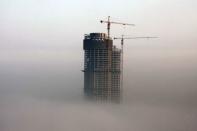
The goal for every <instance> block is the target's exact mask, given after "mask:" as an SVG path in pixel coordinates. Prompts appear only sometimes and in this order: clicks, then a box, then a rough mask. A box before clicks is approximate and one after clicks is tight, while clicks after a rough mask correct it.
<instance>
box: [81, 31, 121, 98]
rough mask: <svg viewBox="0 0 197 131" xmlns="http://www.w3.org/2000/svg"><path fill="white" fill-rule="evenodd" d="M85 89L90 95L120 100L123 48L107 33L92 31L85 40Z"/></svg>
mask: <svg viewBox="0 0 197 131" xmlns="http://www.w3.org/2000/svg"><path fill="white" fill-rule="evenodd" d="M83 49H84V91H85V94H86V95H87V96H88V97H92V98H94V99H100V100H117V101H118V100H119V99H120V92H121V85H120V83H121V79H120V76H121V50H120V49H118V48H116V47H115V46H113V40H112V39H109V38H108V37H107V36H106V34H105V33H90V34H89V35H85V37H84V40H83Z"/></svg>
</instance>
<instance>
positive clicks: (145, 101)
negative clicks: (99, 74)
mask: <svg viewBox="0 0 197 131" xmlns="http://www.w3.org/2000/svg"><path fill="white" fill-rule="evenodd" d="M103 3H105V4H103ZM95 4H96V5H97V6H94V5H95ZM111 5H113V7H111ZM120 5H122V6H120ZM109 6H110V7H111V8H108V7H109ZM196 6H197V3H196V2H195V1H194V0H189V1H183V0H179V1H178V0H173V1H169V0H166V1H162V0H151V1H146V0H138V1H136V0H134V1H129V0H124V1H119V0H117V1H112V0H109V1H107V2H106V1H104V0H100V1H96V2H95V3H92V1H90V0H86V1H83V2H82V1H79V0H74V1H62V0H58V1H46V0H40V1H36V0H35V1H33V0H18V1H13V0H3V1H0V11H1V13H0V20H1V21H0V131H35V130H36V131H100V130H102V131H111V130H112V131H120V130H122V131H128V130H130V131H196V129H197V124H196V121H197V102H196V100H197V60H196V58H197V46H196V41H197V37H196V33H197V32H196V31H197V24H196V23H197V16H196V11H197V8H196ZM101 7H102V8H101ZM108 15H111V16H112V19H113V20H115V21H123V22H128V23H134V24H136V27H126V28H122V27H119V26H115V25H113V26H112V36H120V35H122V34H123V33H124V34H125V35H131V36H158V37H159V38H158V39H148V40H146V39H142V40H125V45H124V83H123V85H124V86H123V92H122V99H121V102H120V103H113V102H102V101H92V100H90V99H87V98H86V96H85V94H84V90H83V89H84V87H83V86H84V83H83V72H82V71H81V70H83V60H84V54H83V53H84V52H83V46H82V44H83V37H84V34H86V33H90V32H106V27H105V26H106V25H102V24H100V23H99V20H100V19H106V18H107V16H108ZM116 16H117V17H116ZM114 44H115V45H117V46H118V47H120V41H114Z"/></svg>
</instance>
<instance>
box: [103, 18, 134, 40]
mask: <svg viewBox="0 0 197 131" xmlns="http://www.w3.org/2000/svg"><path fill="white" fill-rule="evenodd" d="M100 22H101V23H107V36H108V39H110V28H111V24H119V25H128V26H135V24H128V23H121V22H114V21H111V20H110V16H108V20H107V21H105V20H101V21H100Z"/></svg>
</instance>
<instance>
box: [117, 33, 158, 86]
mask: <svg viewBox="0 0 197 131" xmlns="http://www.w3.org/2000/svg"><path fill="white" fill-rule="evenodd" d="M150 38H158V37H149V36H147V37H124V35H122V36H121V37H114V40H117V39H120V40H121V72H122V75H121V87H123V45H124V40H125V39H150Z"/></svg>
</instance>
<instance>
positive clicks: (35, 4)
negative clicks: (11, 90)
mask: <svg viewBox="0 0 197 131" xmlns="http://www.w3.org/2000/svg"><path fill="white" fill-rule="evenodd" d="M196 7H197V2H196V1H195V0H132V1H131V0H115V1H114V0H107V1H106V0H99V1H91V0H83V1H82V0H72V1H70V0H55V1H53V0H17V1H15V0H1V1H0V12H1V13H0V34H1V35H0V36H1V38H0V49H1V50H4V49H6V50H7V49H37V48H45V49H46V48H52V49H55V48H60V49H67V48H68V47H69V48H70V49H73V48H75V47H77V48H79V47H80V48H81V43H82V39H83V34H85V33H89V32H106V25H102V24H100V23H99V20H100V19H106V18H107V16H108V15H110V16H111V17H112V19H113V20H114V21H123V22H128V23H134V24H136V27H127V28H126V29H123V28H122V27H121V26H119V25H113V27H112V35H113V36H120V35H121V34H123V33H124V34H126V35H132V36H147V35H153V36H159V37H161V39H160V40H157V41H156V42H155V43H157V45H160V44H165V45H168V44H169V45H170V46H172V47H173V46H175V45H178V46H180V47H183V48H191V49H192V48H194V47H195V48H196V45H195V42H196V40H197V37H196V34H197V15H196V12H197V8H196ZM153 43H154V42H153ZM143 46H144V45H142V47H143Z"/></svg>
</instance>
